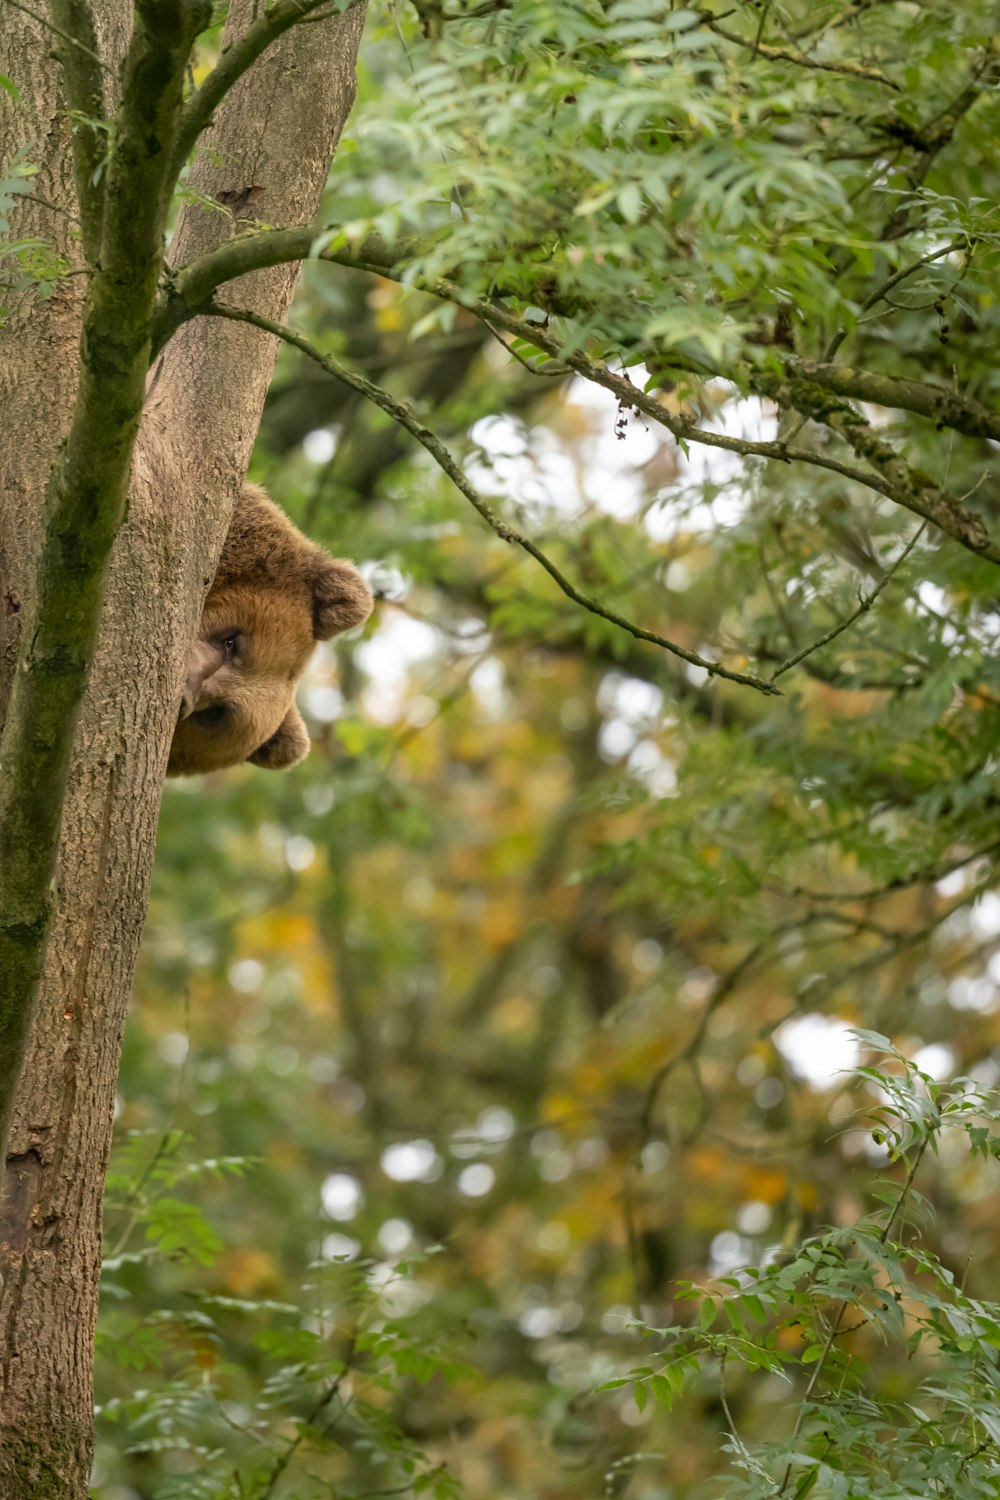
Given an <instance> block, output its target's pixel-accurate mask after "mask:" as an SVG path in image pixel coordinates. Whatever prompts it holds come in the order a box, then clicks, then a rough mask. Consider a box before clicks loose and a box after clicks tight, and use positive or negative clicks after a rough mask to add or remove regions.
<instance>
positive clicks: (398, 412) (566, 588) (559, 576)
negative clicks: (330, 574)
mask: <svg viewBox="0 0 1000 1500" xmlns="http://www.w3.org/2000/svg"><path fill="white" fill-rule="evenodd" d="M205 312H206V313H207V314H210V315H211V316H213V317H218V318H229V319H231V320H232V321H234V322H238V323H252V324H253V326H254V327H255V328H260V329H261V330H262V331H263V332H265V333H272V334H274V335H276V337H278V338H280V339H282V340H283V341H284V342H285V343H286V344H291V345H292V347H293V348H295V349H299V350H301V352H302V353H303V354H305V355H307V356H308V358H309V359H312V360H315V361H316V363H317V364H318V365H321V366H322V368H323V369H324V370H326V371H327V373H328V374H329V375H332V376H333V377H334V379H336V380H339V381H341V382H342V383H343V384H344V385H348V386H350V387H351V389H352V390H355V391H359V392H360V393H361V395H363V396H366V397H367V398H368V400H369V401H372V402H374V403H375V405H376V406H378V407H380V408H381V409H382V411H384V412H386V414H387V415H388V416H390V417H392V419H393V421H394V422H398V423H399V424H400V425H401V426H402V427H405V428H406V430H407V431H408V432H409V433H411V434H412V436H413V437H415V438H416V439H417V441H418V443H420V444H422V446H423V447H424V448H426V449H427V451H428V453H430V455H431V457H432V458H433V459H434V460H435V462H436V463H437V464H438V465H439V466H440V467H441V468H442V469H443V470H444V472H445V473H446V474H447V475H448V478H449V479H450V480H451V481H452V483H453V484H454V485H455V487H456V488H457V489H459V490H461V492H462V494H463V495H464V496H465V498H466V499H467V500H468V502H469V504H470V505H471V506H472V507H473V508H474V509H475V510H476V511H477V512H478V513H479V515H480V516H482V518H483V520H484V521H485V522H486V524H487V525H488V526H490V527H491V528H492V529H493V531H495V532H496V534H497V536H498V537H500V539H501V541H504V542H511V543H513V544H514V545H515V546H518V547H521V548H522V549H523V550H524V551H525V552H527V553H528V554H529V556H531V557H533V558H534V559H535V561H536V562H537V563H539V564H540V565H541V566H542V567H543V568H544V569H545V571H546V573H548V575H549V577H550V578H551V579H552V580H553V582H554V583H556V584H557V585H558V587H559V588H560V589H561V590H562V592H563V593H564V594H565V595H566V596H567V598H569V599H572V600H573V602H574V603H575V604H579V605H581V606H582V607H583V608H584V609H586V610H589V611H590V613H591V614H594V615H599V616H600V618H601V619H602V620H607V621H609V622H610V623H611V624H612V625H617V626H618V628H619V629H620V630H625V631H627V632H628V634H629V635H632V636H635V638H636V639H637V640H640V641H649V642H650V643H651V644H652V645H654V646H660V647H662V649H663V650H664V651H669V652H670V653H671V655H673V656H679V657H681V659H682V660H683V661H686V662H690V664H691V665H692V666H696V667H702V668H703V669H704V670H705V671H706V672H707V673H708V674H709V676H710V677H724V678H725V679H726V680H727V681H728V682H739V683H742V684H743V685H744V686H746V687H752V688H756V689H757V691H758V692H760V693H765V694H767V695H768V696H771V695H774V694H776V693H778V692H779V691H780V690H779V689H778V688H777V687H775V685H774V683H772V682H768V681H766V680H765V679H764V678H762V677H755V676H754V675H753V674H752V673H749V672H733V671H730V670H729V669H728V668H727V667H723V666H720V664H719V663H718V662H714V661H709V660H708V659H707V658H706V657H704V656H699V655H698V653H697V652H696V651H688V650H686V649H685V648H684V647H683V646H679V645H677V643H676V642H675V641H670V640H668V639H667V638H666V637H665V636H662V635H657V634H656V632H655V631H652V630H644V629H643V628H642V627H641V626H639V625H635V624H633V623H632V621H631V620H626V619H625V618H624V616H622V615H619V614H616V613H615V611H614V610H610V609H606V608H605V607H604V605H603V604H600V603H599V602H598V601H597V600H596V599H593V598H591V597H590V596H589V595H588V594H583V593H581V592H580V590H579V589H578V588H577V587H576V586H575V584H573V583H571V582H570V580H569V579H568V578H567V577H566V576H565V574H564V573H562V572H561V571H560V569H559V568H558V567H557V566H556V564H555V563H554V562H553V561H552V560H551V558H549V557H548V556H547V555H546V554H545V553H544V552H543V551H542V550H541V548H539V547H537V546H536V545H535V543H534V542H533V541H531V539H530V537H526V536H524V535H523V534H522V533H521V532H519V531H516V530H515V529H514V528H513V527H512V526H508V524H507V523H506V521H502V520H501V519H500V517H499V516H497V515H496V514H495V513H494V511H493V510H492V509H491V508H490V506H489V505H487V503H486V501H485V500H484V499H483V498H482V496H481V495H480V494H479V493H478V491H477V490H476V489H475V488H474V487H473V485H471V484H470V483H469V480H468V479H467V478H466V476H465V474H464V473H463V471H462V469H461V468H460V466H459V464H458V463H457V461H456V460H455V459H454V458H453V457H452V455H451V454H450V453H449V451H448V449H447V448H446V447H445V445H444V444H443V443H442V442H441V440H440V438H439V437H437V435H436V434H435V433H433V432H432V431H431V430H430V428H428V427H426V426H425V425H424V424H423V423H422V422H421V421H420V419H419V418H418V417H417V415H416V414H415V412H414V411H413V410H412V408H411V407H409V406H407V405H406V403H405V402H402V401H396V400H395V399H394V398H393V397H392V396H390V395H389V393H388V391H384V390H383V389H382V388H381V387H380V386H377V385H374V384H373V383H372V382H371V381H370V380H367V379H366V378H365V377H364V376H363V375H358V374H356V373H355V372H354V371H353V370H349V369H348V368H347V367H346V366H345V365H342V364H340V363H339V362H338V361H337V360H335V359H333V358H332V357H331V356H330V355H327V354H321V353H320V351H319V350H318V349H317V348H315V347H314V345H312V344H310V343H309V341H308V340H307V339H304V338H303V337H302V336H301V335H300V334H297V333H293V332H292V330H291V329H290V328H286V327H284V326H283V325H282V324H280V323H275V322H273V321H272V320H271V319H270V318H264V317H261V316H260V315H259V314H258V313H255V312H252V311H251V310H250V309H249V308H240V307H229V306H225V305H224V304H222V303H213V304H211V305H210V306H209V307H207V308H205Z"/></svg>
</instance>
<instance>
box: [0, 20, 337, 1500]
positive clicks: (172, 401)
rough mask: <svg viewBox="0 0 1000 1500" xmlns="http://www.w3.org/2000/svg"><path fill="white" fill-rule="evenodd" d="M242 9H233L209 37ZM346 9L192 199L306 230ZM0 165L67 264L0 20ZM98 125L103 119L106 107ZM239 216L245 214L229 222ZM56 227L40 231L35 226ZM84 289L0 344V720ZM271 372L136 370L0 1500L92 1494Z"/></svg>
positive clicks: (257, 301) (199, 352) (259, 301)
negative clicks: (208, 731)
mask: <svg viewBox="0 0 1000 1500" xmlns="http://www.w3.org/2000/svg"><path fill="white" fill-rule="evenodd" d="M100 9H101V13H102V19H101V25H100V44H101V47H102V52H103V55H104V57H105V60H106V61H107V62H108V64H109V66H108V68H107V69H106V71H105V77H106V78H107V79H109V80H110V79H114V78H116V77H117V76H118V61H119V59H120V57H121V55H122V51H123V48H124V46H125V44H126V41H127V34H128V28H129V19H130V8H129V6H128V5H127V4H126V3H125V0H102V5H101V7H100ZM255 10H256V7H255V5H254V3H253V0H238V3H233V4H231V5H230V16H229V22H228V25H227V39H228V38H229V37H230V36H231V35H233V34H237V33H240V32H242V31H243V30H244V29H245V27H246V25H247V24H248V22H249V19H250V17H251V16H252V14H253V13H254V12H255ZM362 22H363V13H362V11H361V9H360V8H356V9H353V10H350V11H347V12H346V13H345V14H343V15H339V16H336V17H334V18H332V19H327V20H323V21H320V22H316V23H313V24H310V25H308V26H301V27H293V29H292V30H290V31H289V32H287V33H286V34H285V35H284V36H283V37H282V38H281V39H280V40H279V41H278V42H276V43H274V44H273V45H272V47H271V48H270V49H269V50H268V51H267V52H266V53H265V54H264V56H263V57H261V58H260V59H259V60H258V62H257V63H256V64H255V65H254V67H253V68H251V69H250V71H249V72H248V73H246V74H245V75H244V76H243V78H242V79H241V80H240V81H239V83H238V84H237V85H236V86H235V88H234V89H233V90H232V92H231V93H230V94H229V95H228V97H227V99H226V101H225V103H224V104H223V105H222V106H221V107H220V108H219V109H218V110H217V111H216V119H215V123H214V125H213V127H212V129H211V130H210V131H209V132H208V133H207V134H206V137H205V140H204V141H203V143H202V145H201V147H200V150H199V154H198V159H197V161H196V165H195V167H194V168H193V173H192V180H193V181H194V182H196V183H197V185H198V187H199V189H200V190H201V191H202V192H204V193H208V194H210V195H212V196H215V197H217V198H218V197H219V195H220V194H221V195H222V197H221V201H222V202H223V203H226V204H231V205H233V206H234V208H235V211H236V213H237V214H239V213H240V212H245V213H250V214H252V215H253V216H254V217H257V216H260V217H262V218H264V219H266V220H267V221H268V222H269V223H272V224H274V223H279V224H280V223H302V222H308V221H309V220H310V219H311V218H312V216H313V215H314V214H315V212H316V208H317V205H318V202H319V196H320V193H321V191H322V188H323V185H324V182H325V180H326V173H327V168H328V165H329V160H330V156H331V153H332V150H333V148H334V146H335V145H336V141H337V138H338V136H339V133H340V130H341V128H342V125H343V123H344V120H345V119H346V117H347V114H348V111H349V109H350V106H351V104H352V102H353V97H354V64H355V57H356V53H357V46H358V42H359V40H360V32H361V26H362ZM0 46H2V52H0V70H2V71H4V72H6V73H8V74H10V75H12V76H13V78H14V81H15V83H16V84H17V85H18V87H19V89H20V91H21V99H20V101H19V102H18V103H17V104H16V105H14V104H12V103H11V101H10V99H9V98H8V96H7V95H6V94H4V93H2V92H0V107H2V108H3V109H4V115H3V116H0V161H2V162H3V164H4V165H6V164H7V163H8V162H9V161H10V158H11V156H12V155H13V152H14V150H16V148H17V146H18V145H20V144H21V143H23V142H33V143H35V145H34V146H33V147H32V150H31V153H30V156H31V159H32V160H34V161H36V162H38V163H39V164H40V166H41V171H40V173H39V175H38V176H36V177H35V178H33V179H32V189H33V194H34V196H35V197H37V198H38V199H44V200H45V202H47V203H48V204H53V205H56V206H57V207H56V210H53V209H52V208H45V207H43V206H42V204H41V203H27V204H25V206H24V209H23V210H22V211H21V217H19V220H18V224H17V233H18V235H19V236H20V235H21V234H22V233H25V234H26V233H31V232H35V233H38V234H39V236H40V237H44V238H45V239H46V240H47V241H48V242H49V243H53V242H55V243H57V245H58V246H59V248H60V249H61V250H63V251H64V253H66V254H67V256H68V257H69V258H70V259H71V261H72V258H73V257H74V256H76V257H78V255H79V251H78V250H77V249H76V248H75V246H76V242H75V240H74V239H73V238H72V235H71V232H70V231H71V229H72V217H71V215H72V213H73V212H74V206H75V194H74V189H73V174H72V165H71V162H70V159H69V151H70V125H69V122H68V120H67V118H66V115H65V111H64V110H61V106H60V103H59V97H58V88H59V79H58V69H57V68H56V65H55V63H54V61H53V58H52V38H51V36H50V35H49V34H48V33H47V32H46V31H45V29H44V28H43V27H42V26H41V25H40V24H39V23H38V21H36V20H34V19H31V18H29V17H27V16H26V15H24V14H23V13H22V12H20V11H15V10H14V9H13V8H12V7H10V6H4V7H0ZM109 103H110V104H111V105H112V107H113V104H114V101H113V100H112V101H109ZM250 189H253V191H252V193H250V194H249V196H250V198H251V199H252V208H251V207H249V206H247V207H244V208H242V209H241V207H240V205H241V201H242V202H243V203H246V202H247V194H248V191H249V190H250ZM54 225H55V228H53V226H54ZM238 227H239V226H238V225H237V222H236V219H235V218H230V217H228V216H227V215H225V214H223V213H220V212H218V211H217V210H208V209H205V208H203V207H200V206H192V207H188V208H187V209H186V210H185V212H184V214H183V215H182V220H181V223H180V225H179V226H178V230H177V233H176V235H175V238H174V245H173V252H172V259H173V261H174V263H175V264H179V263H181V261H182V260H187V259H189V258H190V257H191V256H192V255H194V254H198V253H201V252H202V251H203V250H205V249H208V248H211V247H213V246H214V245H215V244H217V243H219V242H220V241H221V240H222V239H224V238H227V237H228V236H229V235H231V234H232V233H234V232H236V230H237V228H238ZM295 280H296V271H295V269H294V268H290V267H280V268H278V269H276V270H274V271H268V272H263V273H259V274H258V275H256V276H254V277H252V278H250V277H248V278H246V279H245V281H244V282H241V283H240V284H239V286H238V287H237V288H236V290H235V291H234V293H233V295H234V297H235V298H236V299H237V300H239V301H240V302H241V303H244V304H246V305H250V306H253V307H254V308H255V309H257V310H258V311H261V312H264V313H266V314H267V315H268V316H269V317H272V318H278V319H280V318H283V316H284V314H285V312H286V310H287V307H288V304H289V302H290V300H291V296H292V292H293V289H294V284H295ZM84 285H85V277H84V276H83V275H80V276H73V277H69V278H67V279H65V280H63V281H61V282H59V283H58V286H57V290H56V292H55V294H54V295H53V296H52V297H51V298H49V299H48V300H47V301H45V302H43V303H41V304H39V303H38V302H37V301H36V299H35V298H34V296H33V295H32V294H29V293H23V294H19V295H17V296H15V297H12V298H8V307H9V310H10V319H9V322H8V324H7V326H6V327H5V328H4V329H2V330H0V405H2V409H3V411H4V428H5V431H6V432H7V433H8V434H10V433H13V434H15V438H16V441H15V442H13V443H12V442H9V441H8V442H5V443H4V444H3V445H2V450H0V496H2V508H0V718H2V708H3V704H4V702H5V701H6V697H7V693H8V691H9V686H10V681H11V676H12V673H13V668H14V662H15V659H16V655H17V650H18V644H19V630H20V623H21V621H22V620H23V618H24V616H25V614H26V613H27V610H28V607H29V606H30V602H31V591H32V588H33V577H34V571H35V567H36V563H37V559H38V553H39V542H40V533H41V517H42V511H43V496H44V491H45V485H46V482H47V479H48V475H49V472H50V469H51V467H52V463H53V460H54V458H55V455H56V451H57V447H58V444H59V442H60V440H61V439H62V437H63V436H64V434H65V432H66V430H67V427H68V424H69V419H70V416H71V413H72V403H73V397H74V392H75V388H76V376H77V361H78V353H77V344H78V338H79V328H80V310H81V303H82V291H83V287H84ZM274 356H275V347H274V341H273V340H271V339H269V338H268V337H267V336H265V335H263V334H260V333H258V332H257V331H256V330H254V329H251V328H242V327H236V326H234V325H232V324H230V323H223V322H221V320H215V319H204V320H200V321H198V322H195V323H191V324H189V325H187V326H186V327H185V328H184V329H183V330H182V331H181V333H180V334H179V335H178V336H177V337H176V338H175V339H174V340H173V341H172V342H171V343H170V344H169V345H168V346H167V348H166V350H165V351H164V354H163V356H162V357H161V359H160V360H159V361H158V362H157V365H156V367H155V368H154V371H153V372H152V376H151V380H150V386H149V392H148V396H147V404H146V409H145V412H144V416H143V425H142V429H141V432H140V437H139V441H138V444H137V447H136V450H135V453H134V458H133V469H132V483H131V488H130V504H129V516H128V520H127V522H126V524H125V526H124V528H123V529H122V531H121V533H120V534H119V537H118V540H117V543H116V546H115V552H114V557H113V560H112V567H111V574H110V578H109V581H108V586H107V592H106V596H105V604H104V609H103V616H102V627H101V634H100V643H99V647H98V652H97V656H96V659H95V663H94V666H93V669H92V672H91V675H90V680H89V684H88V688H87V692H86V696H85V700H84V704H83V708H82V711H81V717H80V722H79V727H78V730H77V736H76V748H75V751H74V760H73V767H72V772H71V777H70V787H69V794H68V797H67V799H66V805H65V808H64V814H63V824H62V837H61V847H60V855H59V863H58V869H57V875H56V882H55V890H56V912H55V919H54V924H53V929H52V933H51V937H50V940H49V945H48V950H47V957H46V967H45V980H44V984H43V988H42V993H41V995H40V998H39V1001H38V1005H37V1009H36V1014H35V1019H34V1024H33V1029H32V1034H31V1037H30V1041H29V1046H28V1053H27V1057H26V1060H25V1064H24V1067H23V1070H22V1076H21V1080H20V1084H19V1086H18V1090H17V1095H16V1099H15V1107H14V1125H13V1129H12V1133H11V1139H10V1143H9V1151H8V1156H7V1160H6V1174H5V1178H4V1181H3V1194H2V1198H0V1273H2V1276H3V1286H2V1289H0V1500H15V1497H17V1500H22V1497H23V1500H26V1497H29V1496H31V1497H33V1500H34V1497H46V1496H53V1497H55V1496H58V1497H60V1500H74V1497H81V1500H82V1497H84V1496H85V1495H86V1492H87V1483H88V1478H89V1470H90V1461H91V1451H92V1398H91V1364H92V1349H93V1331H94V1323H95V1319H96V1312H97V1295H98V1273H99V1266H100V1232H101V1197H102V1190H103V1182H104V1171H105V1165H106V1162H107V1156H108V1150H109V1145H110V1137H111V1124H112V1109H113V1103H114V1091H115V1083H116V1079H117V1073H118V1065H119V1057H120V1049H121V1038H122V1031H123V1027H124V1020H125V1011H126V1006H127V1001H128V996H129V990H130V985H131V978H132V972H133V968H134V962H135V956H136V951H137V947H138V942H139V936H140V932H141V929H142V923H143V918H144V915H145V907H146V895H147V886H148V880H149V872H150V867H151V863H152V855H153V846H154V839H155V832H156V820H157V815H158V810H159V801H160V792H161V787H162V782H163V775H164V769H165V765H166V757H167V751H168V748H169V743H170V738H171V733H172V729H173V725H174V722H175V720H176V714H177V704H178V701H179V683H180V680H181V677H182V666H183V659H184V655H185V651H186V645H187V642H188V640H189V639H190V638H191V636H192V634H193V630H194V626H195V624H196V621H197V618H198V614H199V611H200V607H201V600H202V597H203V595H204V590H205V587H206V586H207V584H208V582H209V581H210V579H211V576H212V574H213V572H214V565H215V559H216V558H217V556H218V553H219V550H220V548H221V545H222V541H223V537H224V535H225V531H226V527H227V524H228V518H229V514H230V511H231V507H232V502H233V499H234V497H235V494H236V492H237V490H238V487H239V484H240V482H241V480H242V477H243V474H244V472H245V469H246V464H247V460H248V458H249V454H250V449H251V446H252V443H253V439H254V436H255V433H256V429H257V424H258V421H259V417H260V411H261V408H262V405H263V400H264V395H265V391H266V388H267V383H268V380H269V378H270V374H271V369H272V366H273V361H274Z"/></svg>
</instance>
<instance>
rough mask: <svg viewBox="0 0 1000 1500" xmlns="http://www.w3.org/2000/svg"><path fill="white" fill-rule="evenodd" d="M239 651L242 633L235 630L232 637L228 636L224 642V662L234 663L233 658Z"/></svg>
mask: <svg viewBox="0 0 1000 1500" xmlns="http://www.w3.org/2000/svg"><path fill="white" fill-rule="evenodd" d="M239 649H240V633H239V631H238V630H234V631H233V633H232V635H227V636H226V638H225V640H224V641H223V642H222V659H223V661H232V659H233V657H234V656H235V655H236V654H237V652H238V651H239Z"/></svg>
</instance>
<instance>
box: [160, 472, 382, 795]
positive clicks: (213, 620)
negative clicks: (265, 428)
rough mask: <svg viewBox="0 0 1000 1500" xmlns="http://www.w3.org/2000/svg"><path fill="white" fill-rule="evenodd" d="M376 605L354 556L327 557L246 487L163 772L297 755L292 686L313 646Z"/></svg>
mask: <svg viewBox="0 0 1000 1500" xmlns="http://www.w3.org/2000/svg"><path fill="white" fill-rule="evenodd" d="M371 607H372V596H371V592H370V590H369V588H368V585H367V584H366V583H365V581H364V579H363V578H362V577H361V574H360V573H359V572H358V570H357V568H355V567H354V566H353V564H352V563H349V562H344V561H342V560H341V559H333V558H330V557H328V556H327V554H326V553H325V552H324V551H323V550H322V549H321V548H320V547H317V546H315V545H314V544H313V543H312V542H310V541H308V540H307V539H306V538H305V537H304V536H303V535H302V533H301V532H300V531H299V530H297V529H296V527H295V526H293V525H292V523H291V521H289V519H288V517H287V516H286V515H285V514H284V513H283V512H282V511H280V510H279V509H278V507H277V506H276V505H272V503H271V501H270V500H269V499H268V498H267V496H266V495H265V493H264V491H263V490H262V489H260V488H259V486H257V485H251V484H248V485H245V486H244V488H243V491H242V494H241V495H240V498H239V500H238V501H237V504H236V510H235V513H234V515H233V521H232V525H231V526H230V529H229V534H228V536H227V537H226V540H225V543H224V545H223V548H222V556H221V557H220V559H219V567H218V571H217V573H216V575H215V578H214V580H213V582H212V587H211V588H210V589H209V591H208V597H207V598H206V600H205V606H204V609H203V611H202V616H201V624H200V626H199V630H198V638H197V640H196V641H194V642H193V644H192V646H191V650H190V652H189V655H188V670H187V682H186V685H185V690H184V700H183V704H182V707H181V716H180V718H179V719H178V722H177V728H176V730H175V731H174V738H173V742H172V744H171V746H170V759H169V762H168V764H167V775H168V776H189V775H192V774H193V773H195V772H198V771H218V770H222V769H223V768H224V767H225V766H233V765H236V764H237V762H239V761H243V760H250V761H253V763H254V764H255V765H258V766H265V767H267V768H269V769H271V770H280V769H282V768H284V767H285V766H290V765H294V764H295V762H296V761H299V760H301V759H302V757H303V756H304V755H305V754H306V752H307V751H308V749H309V735H308V732H307V730H306V726H305V724H304V723H303V721H302V716H301V714H300V713H299V711H298V709H297V708H296V706H295V701H294V693H295V685H296V683H297V682H298V680H299V678H300V677H301V675H302V673H303V672H304V671H305V668H306V665H307V663H308V661H309V658H310V657H311V656H312V652H313V647H314V645H315V643H316V642H317V641H325V640H329V639H330V637H331V636H334V635H337V634H338V633H339V632H340V631H342V630H350V629H351V627H352V626H354V625H360V624H361V623H362V621H364V620H366V619H367V618H368V615H369V614H370V612H371Z"/></svg>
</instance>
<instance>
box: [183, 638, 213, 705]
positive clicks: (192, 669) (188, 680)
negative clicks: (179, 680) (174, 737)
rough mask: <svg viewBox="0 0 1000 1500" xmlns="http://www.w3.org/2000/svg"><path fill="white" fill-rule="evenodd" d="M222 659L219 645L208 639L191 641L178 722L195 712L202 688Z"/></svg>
mask: <svg viewBox="0 0 1000 1500" xmlns="http://www.w3.org/2000/svg"><path fill="white" fill-rule="evenodd" d="M221 660H222V653H221V652H220V651H219V649H218V647H217V646H212V645H210V644H209V642H208V641H193V642H192V643H191V647H190V649H189V651H188V659H187V673H186V675H185V678H184V691H183V693H182V694H181V706H180V711H179V713H178V715H177V720H178V723H179V722H180V721H181V720H182V719H187V718H190V716H191V714H193V713H194V711H195V709H196V708H197V706H198V699H199V698H200V697H201V690H202V688H203V687H204V686H205V683H206V681H207V680H208V678H209V677H211V675H212V673H213V672H214V671H215V670H216V668H217V667H218V666H219V664H220V662H221Z"/></svg>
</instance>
